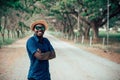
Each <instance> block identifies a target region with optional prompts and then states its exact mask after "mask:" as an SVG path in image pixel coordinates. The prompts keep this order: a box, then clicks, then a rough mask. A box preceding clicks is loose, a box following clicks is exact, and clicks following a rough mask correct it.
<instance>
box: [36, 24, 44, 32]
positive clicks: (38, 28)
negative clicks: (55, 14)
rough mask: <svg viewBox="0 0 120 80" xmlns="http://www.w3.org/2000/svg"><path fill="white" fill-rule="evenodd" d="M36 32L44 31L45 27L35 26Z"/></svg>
mask: <svg viewBox="0 0 120 80" xmlns="http://www.w3.org/2000/svg"><path fill="white" fill-rule="evenodd" d="M35 29H36V30H41V31H45V26H44V25H36V26H35Z"/></svg>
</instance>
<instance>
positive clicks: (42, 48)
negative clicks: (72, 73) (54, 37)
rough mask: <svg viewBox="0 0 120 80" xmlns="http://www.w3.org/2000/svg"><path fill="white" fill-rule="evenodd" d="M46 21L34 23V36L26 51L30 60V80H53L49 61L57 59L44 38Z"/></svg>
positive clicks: (48, 42) (28, 41) (51, 47)
mask: <svg viewBox="0 0 120 80" xmlns="http://www.w3.org/2000/svg"><path fill="white" fill-rule="evenodd" d="M47 27H48V26H47V23H46V22H45V21H44V20H38V21H35V22H34V23H32V25H31V30H32V31H34V35H33V36H32V37H30V38H29V39H28V40H27V43H26V49H27V52H28V56H29V59H30V69H29V72H28V80H51V78H50V73H49V60H50V59H53V58H55V57H56V55H55V51H54V48H53V46H52V45H51V43H50V41H49V40H48V39H47V38H45V37H43V34H44V32H45V30H46V29H47Z"/></svg>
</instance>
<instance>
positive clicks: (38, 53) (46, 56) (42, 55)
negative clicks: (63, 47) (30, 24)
mask: <svg viewBox="0 0 120 80" xmlns="http://www.w3.org/2000/svg"><path fill="white" fill-rule="evenodd" d="M34 56H35V57H36V58H37V59H39V60H49V59H53V58H55V57H56V55H55V51H47V52H45V53H42V52H41V51H40V49H38V50H37V51H36V52H35V54H34Z"/></svg>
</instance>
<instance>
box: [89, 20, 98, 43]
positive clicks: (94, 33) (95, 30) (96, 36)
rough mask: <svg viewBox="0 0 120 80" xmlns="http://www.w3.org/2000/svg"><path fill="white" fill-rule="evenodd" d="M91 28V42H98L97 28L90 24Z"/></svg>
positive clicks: (94, 24)
mask: <svg viewBox="0 0 120 80" xmlns="http://www.w3.org/2000/svg"><path fill="white" fill-rule="evenodd" d="M91 27H92V29H93V40H94V41H95V42H96V41H98V40H99V38H98V29H99V28H98V27H97V25H96V23H95V22H94V23H91Z"/></svg>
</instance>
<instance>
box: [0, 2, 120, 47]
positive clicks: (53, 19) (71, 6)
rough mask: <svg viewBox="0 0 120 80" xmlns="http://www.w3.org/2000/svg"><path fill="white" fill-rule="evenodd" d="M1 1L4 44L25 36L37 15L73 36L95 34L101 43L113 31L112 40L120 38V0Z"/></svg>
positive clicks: (1, 41) (0, 35)
mask: <svg viewBox="0 0 120 80" xmlns="http://www.w3.org/2000/svg"><path fill="white" fill-rule="evenodd" d="M0 5H1V8H0V46H1V45H2V44H4V43H5V42H6V41H8V42H9V41H10V40H15V39H16V38H20V37H21V36H24V35H25V34H26V33H28V31H29V26H30V24H31V22H32V21H34V20H37V19H45V20H47V21H48V23H49V26H51V27H50V30H53V31H55V32H59V33H61V34H62V35H61V36H62V37H64V38H67V39H70V40H75V39H76V40H78V41H81V38H82V37H83V36H84V38H85V40H89V39H90V37H91V36H92V39H93V42H95V43H98V42H99V40H101V38H104V37H107V35H108V33H109V39H110V40H111V41H113V40H114V42H116V41H118V42H119V41H120V39H119V38H120V33H119V32H120V31H119V28H120V27H119V26H120V1H119V0H9V1H8V0H0ZM108 20H109V21H108ZM108 23H109V24H108ZM100 28H102V29H103V31H101V30H100ZM110 28H112V31H111V30H110ZM103 33H104V34H103ZM111 33H112V34H111ZM111 35H112V36H111Z"/></svg>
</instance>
